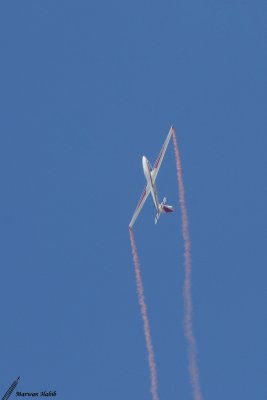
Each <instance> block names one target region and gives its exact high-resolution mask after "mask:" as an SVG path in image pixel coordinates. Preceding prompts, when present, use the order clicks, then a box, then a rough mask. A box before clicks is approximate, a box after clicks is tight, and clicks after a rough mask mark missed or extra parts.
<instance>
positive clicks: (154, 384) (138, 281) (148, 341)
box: [129, 228, 159, 400]
mask: <svg viewBox="0 0 267 400" xmlns="http://www.w3.org/2000/svg"><path fill="white" fill-rule="evenodd" d="M129 233H130V241H131V246H132V254H133V262H134V271H135V279H136V288H137V294H138V301H139V305H140V310H141V315H142V318H143V322H144V332H145V339H146V348H147V354H148V364H149V370H150V381H151V388H150V391H151V393H152V398H153V400H159V396H158V382H157V370H156V363H155V357H154V351H153V346H152V340H151V334H150V327H149V321H148V316H147V306H146V303H145V296H144V288H143V282H142V276H141V270H140V264H139V259H138V254H137V247H136V244H135V240H134V234H133V231H132V229H131V228H129Z"/></svg>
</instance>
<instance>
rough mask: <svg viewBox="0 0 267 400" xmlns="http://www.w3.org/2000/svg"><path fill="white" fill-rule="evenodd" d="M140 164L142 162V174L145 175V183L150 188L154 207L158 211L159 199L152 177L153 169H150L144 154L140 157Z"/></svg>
mask: <svg viewBox="0 0 267 400" xmlns="http://www.w3.org/2000/svg"><path fill="white" fill-rule="evenodd" d="M142 164H143V171H144V175H145V178H146V181H147V184H148V186H149V188H150V190H151V194H152V197H153V202H154V205H155V208H156V210H157V211H159V200H158V194H157V188H156V184H155V180H154V178H153V176H154V173H153V172H154V170H152V169H151V166H150V163H149V161H148V159H147V158H146V157H145V156H143V157H142Z"/></svg>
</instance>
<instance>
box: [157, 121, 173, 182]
mask: <svg viewBox="0 0 267 400" xmlns="http://www.w3.org/2000/svg"><path fill="white" fill-rule="evenodd" d="M172 131H173V127H171V129H170V130H169V133H168V135H167V137H166V139H165V142H164V143H163V146H162V148H161V150H160V153H159V155H158V158H157V159H156V161H155V164H154V168H153V171H152V177H153V182H155V180H156V177H157V175H158V172H159V169H160V166H161V163H162V160H163V158H164V155H165V153H166V150H167V147H168V144H169V141H170V139H171V137H172Z"/></svg>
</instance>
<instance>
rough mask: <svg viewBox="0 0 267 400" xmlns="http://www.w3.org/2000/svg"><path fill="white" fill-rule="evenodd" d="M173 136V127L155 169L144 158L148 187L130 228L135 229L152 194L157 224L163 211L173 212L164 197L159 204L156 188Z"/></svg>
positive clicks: (142, 195)
mask: <svg viewBox="0 0 267 400" xmlns="http://www.w3.org/2000/svg"><path fill="white" fill-rule="evenodd" d="M172 134H173V127H171V129H170V130H169V133H168V135H167V137H166V139H165V142H164V143H163V146H162V149H161V150H160V153H159V156H158V158H157V159H156V162H155V164H154V167H153V169H152V168H151V165H150V163H149V161H148V159H147V158H146V157H145V156H143V157H142V164H143V171H144V174H145V177H146V180H147V185H146V187H145V189H144V191H143V193H142V194H141V197H140V200H139V202H138V204H137V207H136V210H135V212H134V214H133V217H132V219H131V222H130V224H129V228H132V227H133V224H134V223H135V221H136V219H137V217H138V215H139V213H140V211H141V210H142V207H143V205H144V204H145V201H146V199H147V197H148V195H149V194H150V193H151V195H152V198H153V202H154V205H155V208H156V210H157V214H156V217H155V224H156V223H157V222H158V220H159V217H160V215H161V213H162V211H164V212H165V213H169V212H172V211H173V207H172V206H168V205H167V204H166V201H167V199H166V197H164V199H163V200H162V202H161V203H159V199H158V194H157V188H156V184H155V181H156V178H157V175H158V172H159V169H160V166H161V163H162V160H163V158H164V155H165V153H166V150H167V147H168V144H169V141H170V139H171V136H172Z"/></svg>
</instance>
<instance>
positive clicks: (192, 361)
mask: <svg viewBox="0 0 267 400" xmlns="http://www.w3.org/2000/svg"><path fill="white" fill-rule="evenodd" d="M172 133H173V135H172V137H173V144H174V153H175V160H176V170H177V180H178V188H179V203H180V208H181V216H182V235H183V240H184V265H185V278H184V288H183V296H184V306H185V315H184V334H185V337H186V339H187V342H188V362H189V365H188V369H189V373H190V379H191V384H192V388H193V393H194V400H202V399H203V397H202V393H201V388H200V381H199V372H198V365H197V350H196V339H195V336H194V333H193V322H192V317H193V304H192V295H191V286H192V283H191V242H190V235H189V224H188V216H187V209H186V202H185V189H184V183H183V175H182V165H181V159H180V155H179V148H178V144H177V140H176V135H175V131H174V129H173V131H172Z"/></svg>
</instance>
